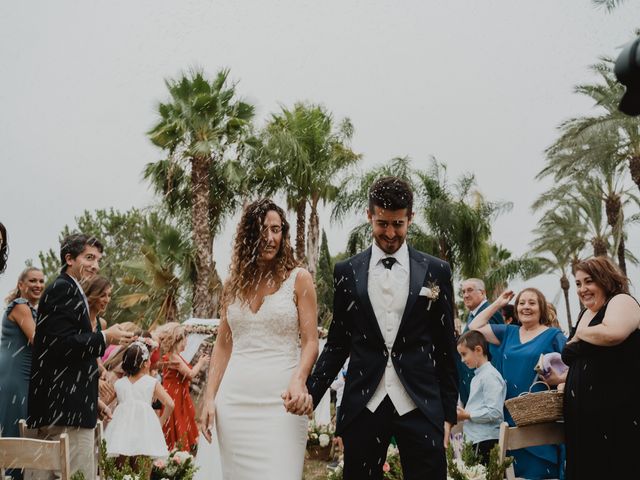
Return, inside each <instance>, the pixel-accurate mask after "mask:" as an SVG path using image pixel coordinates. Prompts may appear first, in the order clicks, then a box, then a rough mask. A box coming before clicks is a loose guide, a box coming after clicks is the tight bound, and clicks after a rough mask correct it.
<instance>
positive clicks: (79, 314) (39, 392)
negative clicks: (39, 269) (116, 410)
mask: <svg viewBox="0 0 640 480" xmlns="http://www.w3.org/2000/svg"><path fill="white" fill-rule="evenodd" d="M104 351H105V342H104V337H103V334H102V333H94V332H93V331H92V329H91V322H90V320H89V312H88V310H87V304H86V301H85V298H84V296H83V294H82V291H81V290H80V288H79V287H78V285H77V284H76V282H75V281H74V279H73V278H71V277H70V276H69V275H67V274H66V273H64V272H63V273H61V274H60V276H58V278H56V280H55V281H54V282H53V283H52V284H51V285H49V286H48V287H47V289H46V290H45V291H44V294H43V295H42V300H41V301H40V304H39V306H38V320H37V324H36V333H35V338H34V342H33V362H32V364H31V381H30V383H29V422H28V423H29V426H30V427H32V428H35V427H42V426H48V425H59V426H67V427H80V428H94V427H95V426H96V421H97V418H98V377H99V373H98V363H97V361H96V360H97V358H98V357H99V356H100V355H102V354H103V353H104Z"/></svg>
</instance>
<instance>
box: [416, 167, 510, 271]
mask: <svg viewBox="0 0 640 480" xmlns="http://www.w3.org/2000/svg"><path fill="white" fill-rule="evenodd" d="M446 170H447V169H446V165H445V164H444V163H441V162H438V161H437V160H436V159H435V158H433V159H432V161H431V166H430V168H429V169H428V170H427V171H424V172H417V177H418V179H419V182H420V184H419V189H420V190H419V192H420V194H421V195H422V198H423V199H424V200H423V202H422V214H423V216H424V218H425V221H426V224H427V225H428V226H429V230H430V231H431V232H432V234H433V235H434V236H435V237H436V238H437V239H438V244H439V256H440V258H443V259H445V260H447V261H448V262H449V263H450V264H451V267H452V269H454V270H456V271H458V272H459V273H460V275H461V276H462V277H465V278H469V277H477V276H479V275H481V274H483V273H485V272H487V270H488V266H489V261H490V248H489V246H490V242H489V241H490V238H491V222H492V220H493V219H494V218H495V217H496V216H497V215H498V214H499V213H501V212H503V211H504V210H506V209H509V208H511V204H509V203H506V202H489V201H487V200H485V199H484V198H483V197H482V195H481V194H480V193H479V192H478V191H477V190H476V182H475V177H474V176H473V175H471V174H466V175H463V176H461V177H460V178H459V179H458V181H457V182H456V184H454V185H453V186H452V185H450V184H449V182H448V179H447V174H446Z"/></svg>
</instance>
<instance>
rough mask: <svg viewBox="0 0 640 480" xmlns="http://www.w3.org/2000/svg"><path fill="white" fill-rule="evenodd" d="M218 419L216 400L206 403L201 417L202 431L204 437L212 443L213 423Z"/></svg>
mask: <svg viewBox="0 0 640 480" xmlns="http://www.w3.org/2000/svg"><path fill="white" fill-rule="evenodd" d="M215 419H216V404H215V400H211V401H208V402H205V404H204V407H203V408H202V414H201V415H200V431H201V432H202V435H203V436H204V438H205V439H206V440H207V442H209V443H211V435H212V431H211V430H212V429H213V423H214V422H215Z"/></svg>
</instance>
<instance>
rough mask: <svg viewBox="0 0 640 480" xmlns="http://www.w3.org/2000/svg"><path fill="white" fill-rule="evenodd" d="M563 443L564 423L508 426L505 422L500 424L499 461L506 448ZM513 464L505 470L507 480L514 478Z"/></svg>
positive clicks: (502, 458) (513, 448)
mask: <svg viewBox="0 0 640 480" xmlns="http://www.w3.org/2000/svg"><path fill="white" fill-rule="evenodd" d="M562 443H564V423H559V422H549V423H538V424H535V425H527V426H526V427H510V426H509V424H508V423H507V422H503V423H502V425H500V439H499V441H498V444H499V445H500V461H503V460H504V459H505V457H506V455H507V450H517V449H519V448H525V447H536V446H538V445H560V444H562ZM515 478H516V475H515V472H514V470H513V465H511V466H510V467H509V469H508V470H507V480H515Z"/></svg>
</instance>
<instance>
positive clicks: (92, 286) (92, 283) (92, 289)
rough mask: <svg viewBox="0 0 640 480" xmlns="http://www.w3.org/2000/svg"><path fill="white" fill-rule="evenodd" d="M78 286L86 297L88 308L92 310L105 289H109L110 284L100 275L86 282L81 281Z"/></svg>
mask: <svg viewBox="0 0 640 480" xmlns="http://www.w3.org/2000/svg"><path fill="white" fill-rule="evenodd" d="M80 284H81V285H82V290H83V291H84V295H85V296H86V297H87V303H88V304H89V308H93V306H94V305H95V304H96V302H97V301H98V300H99V299H100V297H101V296H102V294H103V293H104V292H105V291H106V290H107V288H110V287H111V282H110V281H109V280H107V279H106V278H105V277H103V276H101V275H94V276H93V277H91V278H90V279H88V280H83V281H82V282H80Z"/></svg>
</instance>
